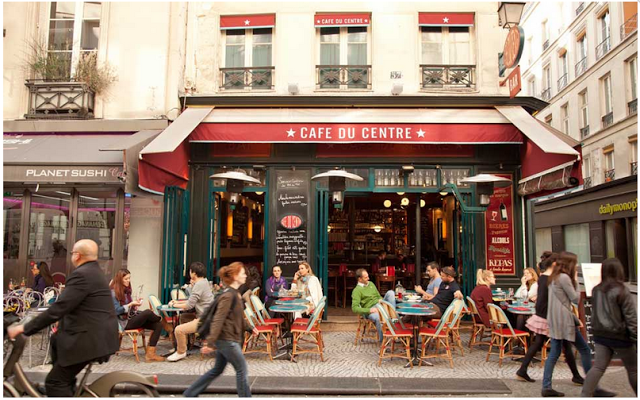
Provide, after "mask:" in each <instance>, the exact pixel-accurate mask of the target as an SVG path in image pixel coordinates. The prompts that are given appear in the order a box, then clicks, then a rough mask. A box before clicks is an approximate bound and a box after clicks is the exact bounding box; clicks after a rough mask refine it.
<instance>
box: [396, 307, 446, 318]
mask: <svg viewBox="0 0 640 400" xmlns="http://www.w3.org/2000/svg"><path fill="white" fill-rule="evenodd" d="M396 312H397V313H398V314H402V315H413V316H420V317H428V316H430V315H435V314H436V310H434V309H433V308H427V307H407V308H400V309H397V310H396Z"/></svg>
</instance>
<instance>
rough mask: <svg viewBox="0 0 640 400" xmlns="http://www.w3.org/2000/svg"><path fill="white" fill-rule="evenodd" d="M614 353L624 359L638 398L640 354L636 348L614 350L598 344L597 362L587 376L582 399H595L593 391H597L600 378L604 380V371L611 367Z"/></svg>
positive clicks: (630, 381) (623, 361)
mask: <svg viewBox="0 0 640 400" xmlns="http://www.w3.org/2000/svg"><path fill="white" fill-rule="evenodd" d="M613 353H617V355H618V356H619V357H620V359H622V363H623V364H624V368H625V369H626V370H627V376H628V378H629V383H630V384H631V387H632V388H633V391H634V392H635V394H636V396H637V395H638V358H637V355H638V352H637V350H636V348H635V346H631V347H624V348H612V347H607V346H603V345H601V344H599V343H596V361H595V363H594V364H593V368H591V371H589V373H588V374H587V378H586V379H585V380H584V386H583V387H582V397H593V391H594V390H596V387H597V386H598V382H600V378H602V375H603V374H604V371H605V370H606V369H607V367H608V366H609V363H610V362H611V357H612V356H613Z"/></svg>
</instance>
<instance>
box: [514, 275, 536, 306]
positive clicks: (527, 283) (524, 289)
mask: <svg viewBox="0 0 640 400" xmlns="http://www.w3.org/2000/svg"><path fill="white" fill-rule="evenodd" d="M521 282H522V285H521V286H520V287H519V288H518V290H517V291H516V294H515V295H514V297H515V298H516V299H520V300H522V301H536V300H537V299H538V274H537V273H536V270H535V269H533V268H527V269H525V270H524V274H523V275H522V279H521Z"/></svg>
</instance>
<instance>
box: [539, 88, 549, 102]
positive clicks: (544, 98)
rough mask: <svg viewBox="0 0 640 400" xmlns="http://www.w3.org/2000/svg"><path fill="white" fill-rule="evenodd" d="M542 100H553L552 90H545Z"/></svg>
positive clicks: (541, 94)
mask: <svg viewBox="0 0 640 400" xmlns="http://www.w3.org/2000/svg"><path fill="white" fill-rule="evenodd" d="M540 98H541V99H542V100H546V101H548V100H549V99H551V88H546V89H545V90H543V91H542V93H540Z"/></svg>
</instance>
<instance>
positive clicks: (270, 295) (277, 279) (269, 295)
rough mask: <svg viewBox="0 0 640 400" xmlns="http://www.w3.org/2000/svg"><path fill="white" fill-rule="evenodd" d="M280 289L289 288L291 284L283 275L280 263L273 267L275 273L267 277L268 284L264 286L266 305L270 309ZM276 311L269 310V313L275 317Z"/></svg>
mask: <svg viewBox="0 0 640 400" xmlns="http://www.w3.org/2000/svg"><path fill="white" fill-rule="evenodd" d="M280 289H285V290H288V289H289V284H288V283H287V280H286V279H285V278H284V277H283V276H282V268H280V266H279V265H275V266H274V267H273V275H271V276H270V277H269V279H267V284H266V286H265V288H264V291H265V296H264V305H265V307H266V308H267V310H268V309H269V307H271V305H272V304H273V302H274V301H275V300H277V299H278V292H279V291H280ZM274 314H275V313H273V312H272V311H269V315H271V317H272V318H273V316H274Z"/></svg>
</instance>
